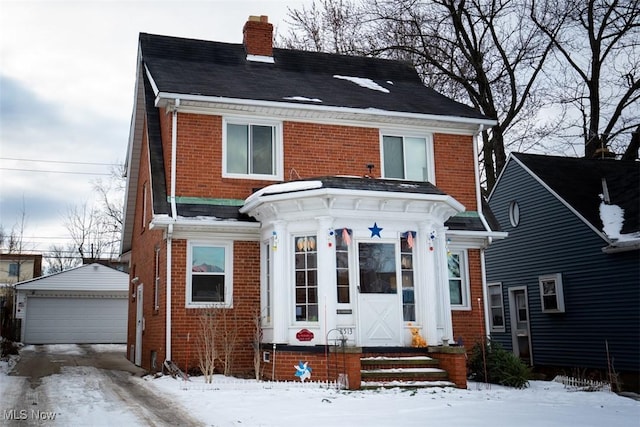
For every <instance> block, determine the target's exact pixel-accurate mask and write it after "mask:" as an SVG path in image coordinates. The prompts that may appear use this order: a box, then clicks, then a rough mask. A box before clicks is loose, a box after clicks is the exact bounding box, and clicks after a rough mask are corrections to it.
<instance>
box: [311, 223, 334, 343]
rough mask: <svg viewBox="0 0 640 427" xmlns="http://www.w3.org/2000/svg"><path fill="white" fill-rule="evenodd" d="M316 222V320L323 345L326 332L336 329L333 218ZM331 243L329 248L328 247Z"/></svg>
mask: <svg viewBox="0 0 640 427" xmlns="http://www.w3.org/2000/svg"><path fill="white" fill-rule="evenodd" d="M316 219H317V221H318V252H317V253H318V260H317V261H318V311H319V313H318V314H319V316H318V320H319V321H320V331H321V333H322V339H321V340H320V342H321V343H323V344H325V343H326V339H327V332H328V331H330V330H331V329H333V328H335V327H336V309H337V291H336V286H335V278H336V273H335V271H336V257H335V239H334V238H332V237H331V236H330V235H329V232H330V230H332V229H333V218H332V217H329V216H323V217H318V218H316ZM329 243H331V246H329Z"/></svg>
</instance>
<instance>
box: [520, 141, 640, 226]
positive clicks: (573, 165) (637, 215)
mask: <svg viewBox="0 0 640 427" xmlns="http://www.w3.org/2000/svg"><path fill="white" fill-rule="evenodd" d="M512 155H513V156H514V157H515V158H516V159H518V160H519V161H520V162H522V163H523V164H524V165H525V166H526V167H527V168H528V169H530V170H531V172H533V173H534V174H535V175H536V176H538V178H540V179H541V180H542V181H544V182H545V183H546V184H547V185H548V186H549V187H550V188H551V189H552V190H553V191H554V192H556V193H557V194H558V196H560V197H561V198H562V199H563V200H564V201H566V202H567V203H568V204H569V205H571V206H572V207H573V208H574V209H575V210H576V211H578V212H579V213H580V215H582V216H583V217H584V218H585V219H586V220H587V221H589V222H590V223H591V224H592V225H593V226H594V227H595V228H596V229H598V230H602V229H603V225H602V221H601V219H600V202H601V199H600V194H602V193H603V189H602V178H605V180H606V182H607V188H608V191H609V196H610V199H611V204H613V205H617V206H619V207H621V208H622V209H624V224H623V227H622V233H623V234H628V233H634V232H637V231H640V162H636V161H622V160H612V159H584V158H574V157H555V156H545V155H538V154H523V153H513V154H512Z"/></svg>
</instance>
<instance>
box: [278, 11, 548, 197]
mask: <svg viewBox="0 0 640 427" xmlns="http://www.w3.org/2000/svg"><path fill="white" fill-rule="evenodd" d="M527 1H528V0H430V1H418V0H365V1H364V2H363V3H362V6H361V9H358V10H359V13H358V18H359V23H356V24H353V27H355V28H352V29H349V32H345V31H343V32H340V33H338V34H335V32H336V31H337V30H336V28H335V27H332V26H326V25H320V24H318V23H317V22H316V21H317V20H318V19H319V18H320V17H321V16H324V15H322V14H321V13H319V12H318V11H317V9H316V8H315V3H314V7H312V8H311V9H310V10H305V9H304V8H303V9H302V11H291V10H290V13H289V18H290V19H291V20H292V21H293V22H297V23H298V25H297V26H294V27H293V28H294V31H298V36H297V38H296V37H292V36H290V37H289V38H288V39H287V42H288V43H285V44H288V45H296V43H297V42H300V41H306V40H325V39H327V38H330V37H329V36H325V37H324V38H322V37H321V36H319V35H317V34H316V33H317V32H319V31H333V32H334V38H335V39H337V40H340V41H341V45H343V46H344V45H346V46H348V45H349V44H348V43H346V42H344V41H343V40H342V38H343V37H344V36H345V35H349V34H354V35H356V36H358V37H359V40H358V43H357V46H358V49H357V50H359V51H361V52H362V53H363V54H368V55H373V56H382V57H388V58H396V59H402V60H408V61H411V62H412V63H413V64H414V65H415V66H416V69H417V70H418V72H419V73H420V74H421V76H422V78H423V80H424V81H425V83H426V84H427V85H429V86H431V87H433V88H434V89H436V90H438V91H440V92H442V93H444V94H445V95H448V96H450V97H452V98H453V99H456V100H458V101H460V102H465V103H468V104H471V105H473V106H474V107H476V108H477V109H478V110H480V111H481V112H482V113H483V114H484V115H486V116H487V117H489V118H491V119H495V120H497V122H498V125H497V126H495V127H493V128H492V129H484V131H483V133H482V136H483V139H482V150H481V152H482V158H481V160H482V165H483V176H484V177H485V179H486V187H487V189H488V190H490V189H491V188H492V187H493V185H494V183H495V179H496V177H497V175H498V174H499V172H500V170H501V169H502V167H503V165H504V164H505V162H506V153H507V150H508V147H507V145H508V143H507V141H510V142H512V143H513V144H514V145H516V146H518V147H523V146H524V147H529V146H531V145H534V144H535V143H538V142H539V141H540V139H541V138H540V136H541V135H542V134H544V133H545V132H549V131H550V128H549V126H550V123H542V122H541V121H540V119H539V118H538V117H537V114H538V112H539V111H540V108H541V107H542V106H543V105H545V104H546V103H547V99H546V94H547V89H548V88H547V87H545V80H543V79H541V78H540V77H541V74H542V70H543V66H544V64H545V62H546V60H547V58H548V55H549V53H550V51H551V49H552V46H553V43H552V42H551V41H550V40H549V39H548V38H547V37H546V36H545V34H544V33H543V32H542V31H541V30H540V29H539V28H538V27H536V26H535V25H533V23H531V22H530V20H529V19H528V12H527V11H528V7H527ZM321 4H322V6H323V7H324V8H325V12H328V11H327V10H326V9H327V6H330V7H332V8H335V7H338V6H339V7H342V8H344V9H343V10H350V9H349V8H355V6H353V4H354V3H353V2H349V1H347V0H343V1H339V2H338V1H324V2H322V3H321ZM305 12H307V14H305ZM325 15H326V13H325ZM343 15H344V14H336V13H334V14H332V15H329V16H337V17H341V16H343ZM334 22H335V24H336V25H337V24H340V23H341V21H340V19H335V21H334ZM551 31H552V32H553V29H551ZM300 33H302V35H300ZM305 34H306V35H305ZM298 47H300V48H305V47H306V45H305V44H304V43H300V44H299V45H298ZM315 47H316V48H322V49H326V47H327V46H326V44H323V43H321V42H317V43H316V44H315ZM337 51H340V50H337Z"/></svg>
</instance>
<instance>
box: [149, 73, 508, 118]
mask: <svg viewBox="0 0 640 427" xmlns="http://www.w3.org/2000/svg"><path fill="white" fill-rule="evenodd" d="M149 78H150V79H151V77H150V76H149ZM151 82H152V85H154V84H155V83H154V82H153V80H152V79H151ZM155 95H156V99H155V106H156V107H159V106H160V104H161V103H162V101H171V100H174V99H181V100H183V101H191V102H202V103H220V104H226V105H236V106H245V107H246V109H247V111H248V110H250V109H251V107H259V108H260V107H262V108H277V109H288V110H303V111H310V112H332V113H344V114H357V115H373V116H386V117H393V118H405V119H415V120H430V121H436V122H450V123H458V124H467V125H481V124H482V125H486V126H495V125H496V124H497V121H496V120H490V119H479V118H470V117H459V116H439V115H435V114H423V113H411V112H399V111H387V110H381V109H377V108H351V107H333V106H324V105H308V104H299V103H287V102H280V101H261V100H247V99H237V98H226V97H221V96H207V95H191V94H180V93H174V92H157V93H155Z"/></svg>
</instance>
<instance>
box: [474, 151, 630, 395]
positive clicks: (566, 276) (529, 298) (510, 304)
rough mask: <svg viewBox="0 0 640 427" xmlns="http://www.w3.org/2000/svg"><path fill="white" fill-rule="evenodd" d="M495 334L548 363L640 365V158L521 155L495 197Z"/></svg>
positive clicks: (559, 366) (490, 296) (545, 366)
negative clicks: (500, 234)
mask: <svg viewBox="0 0 640 427" xmlns="http://www.w3.org/2000/svg"><path fill="white" fill-rule="evenodd" d="M488 202H489V205H490V207H491V209H492V211H493V212H494V214H495V216H496V219H497V220H498V222H499V223H500V226H501V227H502V230H503V231H506V232H508V233H509V237H508V238H507V239H505V240H502V241H498V242H495V243H494V244H492V245H491V247H490V248H488V249H487V251H486V268H487V300H488V304H489V307H488V312H489V316H488V319H487V323H488V328H489V332H490V335H491V338H492V339H493V340H494V341H495V342H499V343H501V344H502V345H503V346H504V347H505V348H506V349H509V350H513V352H514V353H515V354H517V355H519V356H520V357H521V358H522V359H523V360H525V361H526V362H528V363H529V364H530V365H532V366H534V367H535V368H540V369H541V370H555V371H558V370H561V371H564V372H565V373H567V374H569V375H576V374H578V373H582V374H584V373H585V372H589V371H592V370H598V371H602V372H606V371H607V370H608V369H609V367H611V368H612V369H613V370H614V371H615V372H617V373H618V374H620V375H621V377H622V378H623V381H624V382H626V383H627V385H630V386H632V387H634V388H637V386H638V375H639V372H640V232H639V229H640V227H639V223H640V218H639V217H640V214H639V210H640V163H638V162H634V161H618V160H611V159H602V160H590V159H578V158H566V157H553V156H543V155H532V154H518V153H513V154H511V156H510V157H509V159H508V161H507V164H506V166H505V168H504V170H503V171H502V174H501V176H500V177H499V179H498V181H497V183H496V186H495V188H494V189H493V191H492V193H491V194H490V195H489V199H488Z"/></svg>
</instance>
